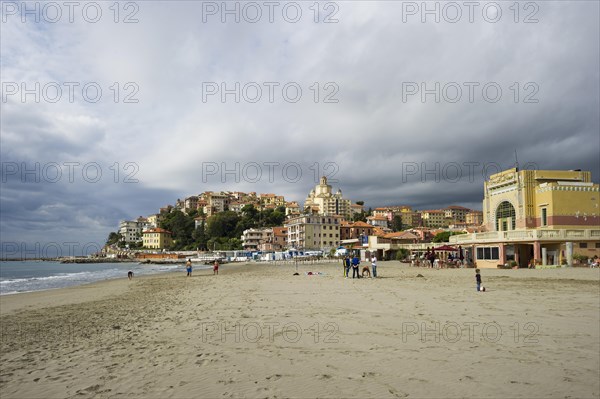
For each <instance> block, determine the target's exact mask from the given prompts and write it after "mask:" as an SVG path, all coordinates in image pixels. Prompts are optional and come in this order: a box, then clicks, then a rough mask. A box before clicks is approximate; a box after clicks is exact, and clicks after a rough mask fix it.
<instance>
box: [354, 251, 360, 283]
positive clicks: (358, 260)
mask: <svg viewBox="0 0 600 399" xmlns="http://www.w3.org/2000/svg"><path fill="white" fill-rule="evenodd" d="M359 264H360V259H358V256H356V255H354V257H353V258H352V278H354V277H355V276H356V278H360V276H359V274H358V265H359Z"/></svg>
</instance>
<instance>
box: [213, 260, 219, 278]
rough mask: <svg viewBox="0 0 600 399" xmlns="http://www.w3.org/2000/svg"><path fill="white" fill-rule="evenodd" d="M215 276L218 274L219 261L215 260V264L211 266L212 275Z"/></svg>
mask: <svg viewBox="0 0 600 399" xmlns="http://www.w3.org/2000/svg"><path fill="white" fill-rule="evenodd" d="M215 274H219V261H218V260H215V263H214V264H213V275H215Z"/></svg>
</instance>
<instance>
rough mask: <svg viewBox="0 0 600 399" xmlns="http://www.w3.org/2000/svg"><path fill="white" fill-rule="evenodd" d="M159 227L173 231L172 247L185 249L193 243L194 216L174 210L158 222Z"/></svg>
mask: <svg viewBox="0 0 600 399" xmlns="http://www.w3.org/2000/svg"><path fill="white" fill-rule="evenodd" d="M160 227H161V228H163V229H166V230H169V231H170V232H171V233H173V240H174V244H173V249H176V250H180V249H185V248H187V247H188V246H189V245H190V244H193V239H192V233H193V231H194V218H192V217H189V216H187V215H186V214H184V213H183V212H181V211H179V210H176V211H173V212H171V213H169V214H168V215H166V216H165V218H164V219H163V220H162V221H161V222H160Z"/></svg>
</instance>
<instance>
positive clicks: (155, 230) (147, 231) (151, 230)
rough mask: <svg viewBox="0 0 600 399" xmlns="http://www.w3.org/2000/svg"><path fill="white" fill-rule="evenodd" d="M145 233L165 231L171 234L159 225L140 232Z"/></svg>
mask: <svg viewBox="0 0 600 399" xmlns="http://www.w3.org/2000/svg"><path fill="white" fill-rule="evenodd" d="M146 233H166V234H173V233H171V232H170V231H169V230H165V229H161V228H160V227H156V228H154V229H149V230H146V231H143V232H142V234H146Z"/></svg>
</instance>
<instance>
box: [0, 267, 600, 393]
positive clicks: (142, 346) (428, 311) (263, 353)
mask: <svg viewBox="0 0 600 399" xmlns="http://www.w3.org/2000/svg"><path fill="white" fill-rule="evenodd" d="M294 271H295V269H294V266H293V265H280V266H272V265H231V264H228V265H222V266H221V268H220V271H219V272H220V274H219V275H218V276H213V274H212V271H211V270H198V271H195V272H194V276H193V277H191V278H186V277H185V272H180V273H169V274H162V275H154V276H147V277H143V278H135V279H134V280H132V281H128V280H127V279H125V278H124V279H122V280H115V281H109V282H102V283H96V284H90V285H86V286H80V287H72V288H67V289H61V290H53V291H46V292H38V293H26V294H17V295H7V296H2V297H0V314H1V319H0V320H1V323H2V324H1V330H2V336H1V369H0V393H1V396H2V398H46V397H51V398H65V397H92V396H95V397H140V398H141V397H144V398H147V397H150V398H163V397H166V398H196V397H210V398H213V397H214V398H219V397H260V398H264V397H271V398H275V397H279V398H281V397H335V398H337V397H357V398H358V397H361V398H363V397H490V398H498V397H527V398H529V397H556V398H558V397H560V398H564V397H586V398H587V397H590V398H598V397H600V396H599V395H600V383H599V381H598V375H599V372H600V272H599V271H598V269H594V270H590V269H578V268H576V269H573V268H569V269H555V270H553V269H549V270H488V269H482V278H483V285H484V286H485V287H486V289H487V292H485V293H478V292H475V277H474V274H475V272H474V270H473V269H459V270H456V269H451V270H431V269H422V268H410V267H408V266H406V265H401V264H400V263H398V262H380V265H379V268H378V272H379V274H380V276H381V278H378V279H355V280H353V279H351V278H350V279H344V277H342V269H341V266H338V265H335V264H321V265H304V266H300V270H299V272H300V275H299V276H294V275H293V273H294ZM307 271H313V272H317V271H320V272H322V273H324V275H318V276H307V275H306V274H305V273H306V272H307ZM418 274H421V275H422V276H423V277H417V275H418Z"/></svg>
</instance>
